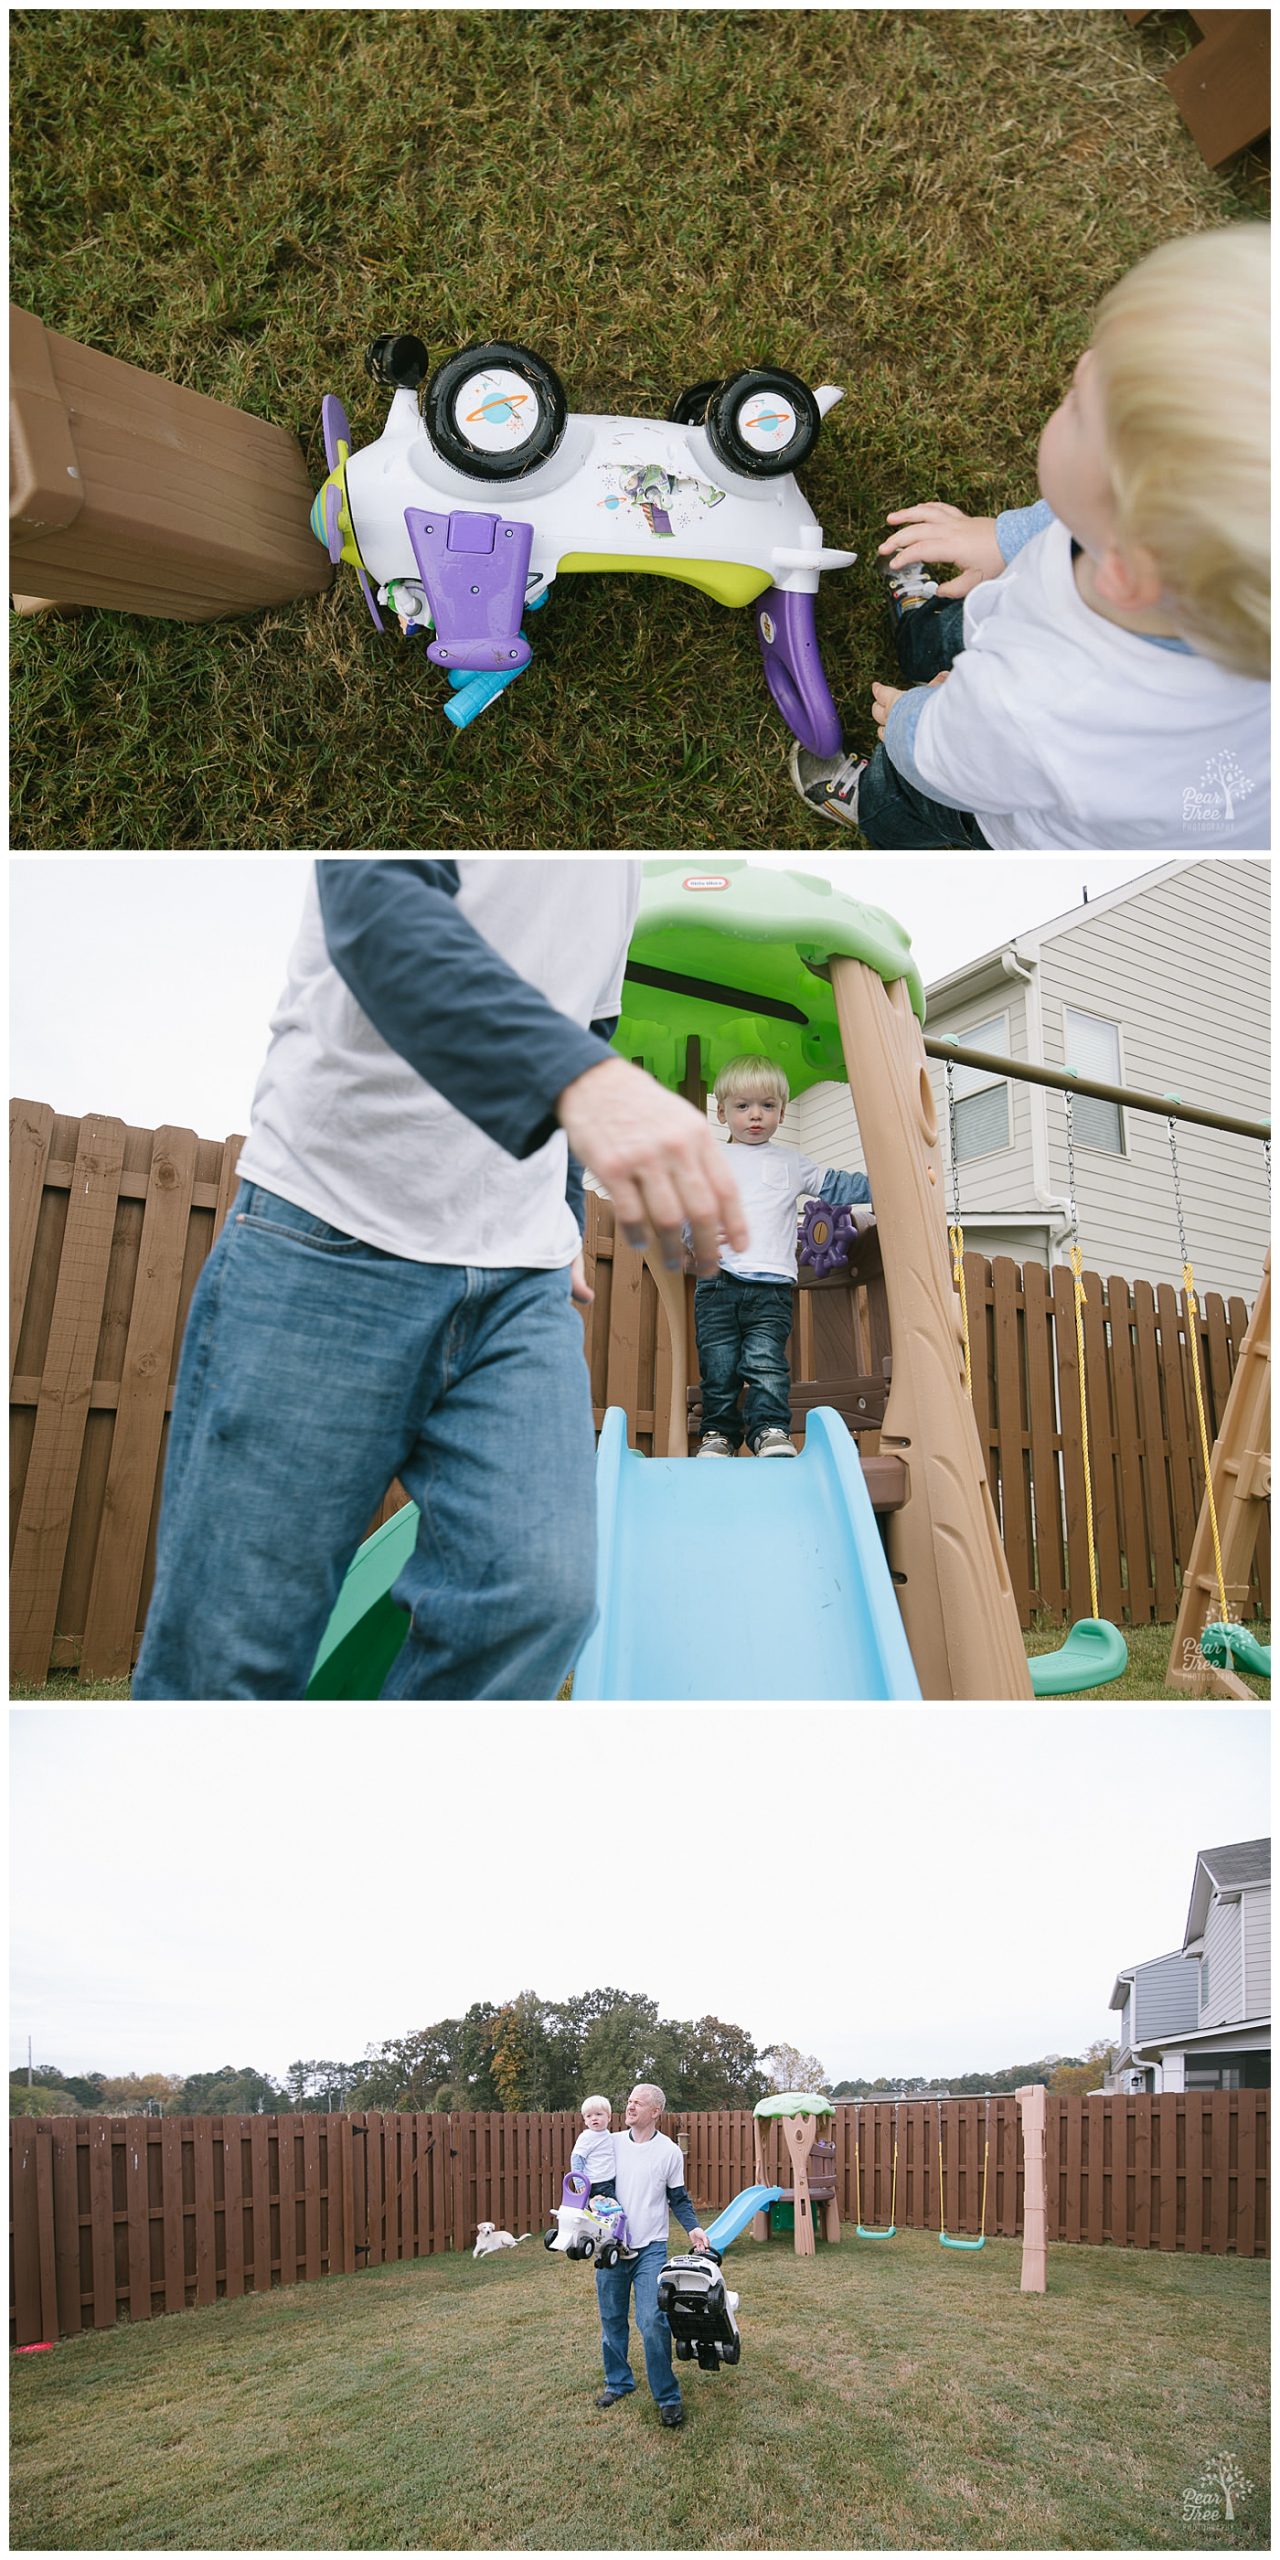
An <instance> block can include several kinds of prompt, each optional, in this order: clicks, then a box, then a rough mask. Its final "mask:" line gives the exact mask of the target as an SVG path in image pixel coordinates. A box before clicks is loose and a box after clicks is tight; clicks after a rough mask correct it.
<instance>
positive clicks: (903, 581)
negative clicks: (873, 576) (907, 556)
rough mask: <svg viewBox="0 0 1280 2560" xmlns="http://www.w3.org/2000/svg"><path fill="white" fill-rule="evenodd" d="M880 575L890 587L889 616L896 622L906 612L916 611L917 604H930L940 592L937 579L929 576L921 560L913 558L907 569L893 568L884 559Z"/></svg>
mask: <svg viewBox="0 0 1280 2560" xmlns="http://www.w3.org/2000/svg"><path fill="white" fill-rule="evenodd" d="M880 575H881V577H882V578H883V580H884V582H885V586H886V587H887V589H888V605H889V618H890V620H891V621H892V622H893V623H895V624H897V623H899V622H901V620H902V617H903V615H904V614H905V613H914V612H915V610H916V607H917V605H922V604H928V602H929V599H930V597H931V596H936V594H937V592H938V581H937V579H936V578H931V577H930V576H929V573H928V571H927V569H926V568H925V567H924V564H923V562H922V561H919V560H912V561H911V562H909V564H908V566H907V567H906V568H905V569H891V568H890V566H889V563H888V561H887V560H882V561H881V563H880Z"/></svg>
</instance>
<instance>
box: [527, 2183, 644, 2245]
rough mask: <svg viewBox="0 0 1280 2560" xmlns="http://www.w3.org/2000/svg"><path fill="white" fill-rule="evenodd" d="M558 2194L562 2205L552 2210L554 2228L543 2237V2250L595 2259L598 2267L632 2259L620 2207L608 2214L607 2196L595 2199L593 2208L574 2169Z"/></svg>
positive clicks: (625, 2218)
mask: <svg viewBox="0 0 1280 2560" xmlns="http://www.w3.org/2000/svg"><path fill="white" fill-rule="evenodd" d="M560 2192H561V2197H562V2202H561V2203H559V2204H557V2205H553V2206H552V2211H553V2213H554V2215H555V2228H554V2230H552V2231H544V2232H543V2235H542V2245H543V2247H544V2249H558V2250H559V2251H560V2252H561V2253H562V2255H563V2256H564V2257H566V2258H594V2260H595V2263H596V2265H597V2266H598V2267H612V2266H615V2265H616V2264H617V2261H618V2259H619V2258H633V2257H634V2256H635V2254H636V2253H635V2251H634V2249H632V2248H631V2247H630V2246H629V2244H628V2239H627V2217H626V2215H625V2213H624V2212H623V2211H622V2208H621V2206H620V2205H618V2206H615V2207H614V2209H613V2210H612V2211H610V2210H609V2204H610V2199H609V2198H608V2197H607V2196H600V2197H597V2199H596V2201H595V2203H594V2204H593V2203H592V2202H591V2201H590V2192H591V2191H590V2188H589V2186H588V2184H587V2181H586V2179H585V2178H584V2177H582V2176H581V2175H580V2174H579V2173H578V2171H577V2170H575V2169H570V2170H569V2171H568V2172H567V2173H566V2175H565V2179H564V2182H563V2185H562V2187H561V2190H560Z"/></svg>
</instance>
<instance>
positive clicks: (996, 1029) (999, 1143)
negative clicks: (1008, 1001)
mask: <svg viewBox="0 0 1280 2560" xmlns="http://www.w3.org/2000/svg"><path fill="white" fill-rule="evenodd" d="M957 1037H958V1039H959V1042H960V1046H961V1048H962V1049H990V1050H992V1051H994V1053H995V1054H996V1056H998V1057H1001V1058H1007V1057H1008V1055H1009V1016H1008V1014H1007V1013H996V1014H993V1015H992V1017H991V1020H990V1021H989V1022H971V1023H970V1024H969V1025H968V1028H967V1029H966V1030H964V1031H961V1032H960V1033H958V1034H957ZM951 1072H952V1079H953V1088H954V1092H955V1104H956V1121H955V1150H956V1162H957V1163H958V1164H967V1163H968V1162H969V1160H970V1158H971V1157H973V1156H990V1155H996V1154H998V1152H999V1150H1000V1148H1001V1147H1011V1146H1012V1145H1013V1130H1012V1127H1011V1124H1010V1112H1009V1087H1008V1085H1007V1084H1006V1083H1004V1082H1003V1081H1002V1079H1001V1078H1000V1077H999V1076H993V1075H991V1074H990V1073H989V1072H988V1070H987V1069H986V1068H985V1067H965V1066H962V1065H961V1064H960V1061H959V1059H957V1061H956V1063H955V1066H954V1067H953V1068H952V1071H951Z"/></svg>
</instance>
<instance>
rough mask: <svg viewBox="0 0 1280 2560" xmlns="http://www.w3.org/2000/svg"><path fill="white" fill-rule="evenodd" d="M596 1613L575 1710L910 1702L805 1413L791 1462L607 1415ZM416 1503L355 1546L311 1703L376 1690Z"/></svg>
mask: <svg viewBox="0 0 1280 2560" xmlns="http://www.w3.org/2000/svg"><path fill="white" fill-rule="evenodd" d="M596 1489H597V1498H598V1510H599V1550H598V1558H597V1567H596V1575H597V1597H598V1603H599V1611H600V1616H599V1621H598V1624H597V1626H596V1629H595V1632H594V1634H593V1635H592V1636H590V1637H589V1638H588V1641H587V1644H586V1647H585V1649H584V1651H583V1654H582V1658H581V1660H580V1662H579V1664H578V1667H577V1670H576V1671H575V1673H574V1676H573V1695H574V1701H575V1704H576V1703H578V1702H580V1701H581V1702H586V1703H591V1702H593V1701H595V1700H598V1699H606V1698H608V1699H614V1698H769V1699H778V1698H848V1699H863V1698H918V1697H919V1695H920V1690H919V1685H918V1683H917V1680H916V1675H915V1670H914V1667H913V1665H912V1661H911V1655H910V1652H909V1650H908V1646H907V1639H906V1637H905V1635H904V1634H903V1630H902V1620H901V1618H900V1617H899V1615H898V1604H897V1601H896V1599H895V1597H894V1590H893V1583H892V1580H891V1578H890V1574H889V1568H888V1565H887V1564H886V1562H885V1557H884V1549H883V1547H882V1546H881V1543H880V1532H879V1530H878V1528H877V1527H876V1519H875V1513H874V1512H873V1510H872V1508H871V1501H870V1497H869V1495H868V1493H867V1488H866V1486H865V1484H864V1483H863V1480H862V1469H861V1467H860V1466H859V1464H858V1458H857V1452H856V1450H855V1448H854V1445H853V1442H852V1440H851V1439H850V1437H849V1434H848V1432H847V1431H846V1429H845V1427H844V1424H843V1423H842V1422H841V1420H840V1418H839V1416H838V1415H837V1414H835V1413H832V1412H831V1411H830V1409H829V1408H828V1407H827V1406H825V1405H823V1406H820V1407H819V1408H818V1410H817V1412H815V1413H811V1414H810V1416H809V1420H808V1424H807V1426H806V1432H805V1445H804V1449H803V1451H802V1453H801V1455H800V1456H799V1457H798V1458H738V1459H729V1458H642V1457H640V1456H639V1455H638V1454H637V1452H636V1451H635V1450H633V1449H628V1447H627V1418H626V1415H625V1414H624V1413H622V1412H620V1411H619V1410H617V1409H616V1408H614V1407H611V1408H610V1410H609V1412H608V1413H607V1414H606V1415H605V1424H604V1430H603V1431H602V1432H601V1435H600V1449H599V1454H598V1456H597V1459H596ZM417 1529H418V1513H417V1506H416V1505H415V1504H413V1503H406V1504H405V1506H404V1508H403V1509H402V1510H400V1511H397V1512H395V1513H393V1515H392V1517H391V1519H390V1520H386V1521H384V1522H383V1525H382V1527H381V1528H380V1529H375V1531H374V1533H373V1536H372V1537H371V1538H366V1540H365V1542H364V1545H363V1546H362V1547H361V1548H360V1550H359V1553H358V1554H357V1555H356V1557H355V1559H354V1561H353V1562H352V1564H351V1566H350V1569H349V1571H348V1573H347V1577H346V1580H345V1582H344V1583H343V1586H342V1589H341V1591H340V1592H339V1594H338V1598H337V1602H336V1604H335V1607H334V1611H333V1615H332V1617H331V1619H330V1621H329V1624H328V1626H327V1628H326V1629H325V1633H324V1638H323V1641H322V1643H321V1645H320V1650H319V1652H318V1654H317V1656H316V1660H315V1664H314V1667H313V1669H312V1673H311V1679H310V1681H309V1683H308V1687H307V1696H308V1697H309V1698H376V1697H378V1696H379V1695H380V1694H381V1690H382V1684H383V1681H384V1680H385V1679H386V1676H387V1673H388V1671H389V1670H390V1668H391V1665H392V1663H393V1662H394V1660H395V1658H396V1655H397V1653H398V1652H399V1650H400V1646H401V1643H402V1641H403V1638H404V1633H405V1629H406V1627H407V1626H408V1623H409V1621H408V1618H407V1616H406V1614H405V1611H404V1609H403V1608H402V1607H401V1605H400V1603H399V1601H398V1600H396V1599H395V1597H394V1595H393V1585H394V1583H395V1581H396V1579H397V1576H398V1575H399V1574H400V1572H401V1571H402V1569H403V1567H404V1565H405V1564H406V1563H407V1562H408V1559H409V1557H410V1556H411V1554H412V1553H413V1542H414V1539H415V1537H416V1535H417Z"/></svg>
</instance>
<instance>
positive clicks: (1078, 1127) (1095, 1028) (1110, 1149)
mask: <svg viewBox="0 0 1280 2560" xmlns="http://www.w3.org/2000/svg"><path fill="white" fill-rule="evenodd" d="M1063 1040H1064V1046H1065V1049H1066V1062H1067V1065H1068V1066H1069V1067H1074V1068H1075V1070H1076V1073H1077V1075H1082V1076H1089V1077H1090V1078H1091V1079H1092V1081H1093V1082H1094V1083H1095V1084H1121V1083H1123V1081H1124V1079H1123V1077H1122V1076H1121V1073H1120V1025H1119V1023H1118V1022H1106V1021H1104V1019H1103V1017H1102V1016H1101V1014H1097V1013H1076V1012H1075V1011H1074V1010H1073V1008H1072V1007H1071V1006H1070V1005H1065V1006H1064V1007H1063ZM1071 1117H1072V1120H1073V1122H1074V1125H1075V1133H1076V1145H1077V1146H1078V1147H1094V1148H1096V1149H1097V1151H1098V1153H1099V1154H1100V1155H1109V1156H1122V1155H1126V1154H1127V1153H1128V1149H1127V1148H1126V1146H1125V1141H1124V1113H1123V1111H1122V1110H1121V1108H1120V1105H1119V1103H1118V1102H1102V1101H1100V1100H1099V1099H1098V1096H1097V1095H1096V1094H1092V1093H1079V1094H1075V1095H1073V1097H1072V1104H1071Z"/></svg>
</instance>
